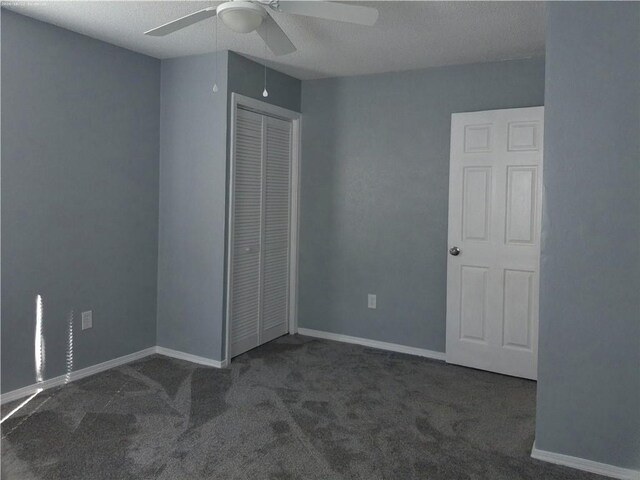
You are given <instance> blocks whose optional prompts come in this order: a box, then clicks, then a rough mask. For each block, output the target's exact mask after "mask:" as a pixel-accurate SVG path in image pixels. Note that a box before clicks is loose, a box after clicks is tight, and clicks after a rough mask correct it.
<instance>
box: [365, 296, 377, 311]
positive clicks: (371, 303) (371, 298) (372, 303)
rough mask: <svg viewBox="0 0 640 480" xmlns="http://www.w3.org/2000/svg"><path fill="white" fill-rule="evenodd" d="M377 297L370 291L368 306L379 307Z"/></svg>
mask: <svg viewBox="0 0 640 480" xmlns="http://www.w3.org/2000/svg"><path fill="white" fill-rule="evenodd" d="M376 304H377V297H376V295H374V294H373V293H370V294H369V295H368V297H367V307H368V308H377V307H376Z"/></svg>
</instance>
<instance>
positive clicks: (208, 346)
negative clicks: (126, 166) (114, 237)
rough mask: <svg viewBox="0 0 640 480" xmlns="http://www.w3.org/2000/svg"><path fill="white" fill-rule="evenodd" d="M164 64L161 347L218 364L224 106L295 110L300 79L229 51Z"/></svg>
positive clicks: (222, 274) (224, 208)
mask: <svg viewBox="0 0 640 480" xmlns="http://www.w3.org/2000/svg"><path fill="white" fill-rule="evenodd" d="M217 57H218V75H217V77H218V80H217V84H218V88H219V91H218V93H217V94H213V93H212V91H211V87H212V85H213V78H214V71H215V65H214V60H215V58H216V54H207V55H198V56H192V57H184V58H176V59H170V60H163V61H162V101H161V104H162V106H161V120H160V124H161V141H160V237H159V238H160V240H159V257H158V332H157V338H158V345H160V346H163V347H167V348H172V349H175V350H179V351H182V352H187V353H191V354H193V355H199V356H202V357H205V358H210V359H213V360H222V358H223V354H224V298H225V295H224V284H225V278H226V277H225V260H226V254H225V246H226V245H225V244H226V233H225V225H226V221H227V219H226V214H227V206H226V205H227V204H226V201H227V192H226V185H227V175H228V168H227V166H228V123H227V119H228V118H229V113H228V103H229V101H230V93H231V92H237V93H241V94H243V95H246V96H250V97H253V98H258V99H259V100H262V101H266V102H267V103H273V104H275V105H279V106H281V107H285V108H290V109H294V110H299V108H300V89H301V85H300V81H299V80H297V79H294V78H292V77H289V76H287V75H284V74H282V73H279V72H275V71H272V70H268V73H267V81H268V82H269V87H268V89H269V97H267V98H266V99H265V98H263V97H262V89H263V79H264V70H263V67H262V66H261V65H259V64H257V63H255V62H253V61H251V60H248V59H246V58H244V57H242V56H240V55H238V54H236V53H233V52H219V53H218V54H217Z"/></svg>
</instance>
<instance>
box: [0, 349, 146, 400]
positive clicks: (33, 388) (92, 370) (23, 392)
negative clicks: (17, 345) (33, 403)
mask: <svg viewBox="0 0 640 480" xmlns="http://www.w3.org/2000/svg"><path fill="white" fill-rule="evenodd" d="M154 353H156V347H149V348H145V349H144V350H140V351H139V352H134V353H130V354H129V355H124V356H122V357H118V358H114V359H113V360H107V361H106V362H102V363H98V364H97V365H91V366H90V367H87V368H83V369H80V370H76V371H74V372H71V373H70V374H69V381H71V382H73V381H75V380H80V379H81V378H85V377H88V376H90V375H94V374H96V373H99V372H104V371H105V370H109V369H110V368H113V367H118V366H120V365H124V364H125V363H131V362H134V361H136V360H139V359H141V358H144V357H147V356H149V355H153V354H154ZM66 377H67V376H66V375H60V376H59V377H53V378H48V379H47V380H44V381H42V382H40V383H34V384H33V385H28V386H26V387H22V388H18V389H17V390H12V391H10V392H7V393H3V394H2V395H1V396H0V403H6V402H12V401H13V400H18V399H19V398H22V397H26V396H28V395H33V394H34V393H36V392H37V391H38V390H40V389H42V390H47V389H49V388H53V387H57V386H59V385H62V384H64V383H65V380H66Z"/></svg>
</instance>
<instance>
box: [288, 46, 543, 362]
mask: <svg viewBox="0 0 640 480" xmlns="http://www.w3.org/2000/svg"><path fill="white" fill-rule="evenodd" d="M543 103H544V60H543V59H540V58H537V59H531V60H522V61H505V62H500V63H485V64H476V65H463V66H455V67H446V68H433V69H428V70H421V71H413V72H405V73H391V74H384V75H373V76H361V77H349V78H336V79H328V80H317V81H308V82H303V86H302V112H303V115H304V121H303V128H302V135H303V142H302V180H301V191H302V199H301V231H300V260H299V269H300V272H299V275H300V278H299V288H300V290H299V325H300V327H306V328H312V329H318V330H324V331H329V332H334V333H340V334H346V335H354V336H358V337H364V338H369V339H374V340H381V341H386V342H393V343H398V344H402V345H409V346H413V347H420V348H426V349H431V350H435V351H440V352H443V351H444V348H445V304H446V261H447V256H446V251H447V210H448V189H449V134H450V123H451V114H452V113H454V112H466V111H474V110H489V109H497V108H509V107H528V106H537V105H542V104H543ZM367 293H375V294H377V295H378V308H377V310H369V309H367Z"/></svg>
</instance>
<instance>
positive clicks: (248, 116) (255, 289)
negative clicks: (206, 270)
mask: <svg viewBox="0 0 640 480" xmlns="http://www.w3.org/2000/svg"><path fill="white" fill-rule="evenodd" d="M232 108H233V111H232V137H231V139H232V146H231V150H232V154H231V175H230V193H229V195H230V198H229V199H230V202H229V242H228V245H229V247H228V272H227V313H226V318H227V329H226V332H227V333H226V338H227V341H226V354H225V357H226V361H227V362H228V361H230V359H231V357H233V356H236V355H239V354H240V353H243V352H245V351H247V350H249V349H251V348H254V347H256V346H258V345H261V344H263V343H265V342H268V341H270V340H272V339H274V338H276V337H279V336H281V335H284V334H286V333H287V332H289V331H290V330H291V331H294V332H295V331H296V325H295V323H296V322H295V313H296V312H295V310H296V309H295V296H296V294H295V292H296V288H295V287H296V276H297V268H296V263H297V262H296V259H297V223H298V222H297V210H298V208H297V205H298V198H297V197H298V196H297V193H298V192H297V184H298V182H297V174H298V152H299V146H298V142H299V130H300V128H299V123H300V118H299V114H296V113H295V112H290V111H288V110H285V109H281V108H279V107H275V106H272V105H269V104H265V103H263V102H260V101H257V100H253V99H250V98H247V97H243V96H241V95H237V94H232ZM271 115H273V116H271ZM276 117H279V118H276Z"/></svg>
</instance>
